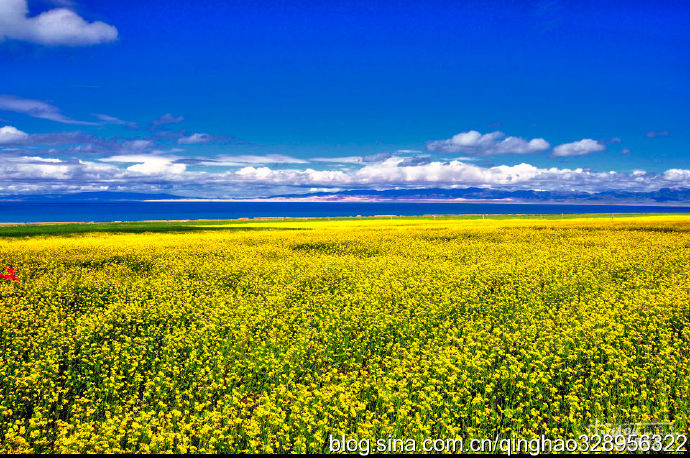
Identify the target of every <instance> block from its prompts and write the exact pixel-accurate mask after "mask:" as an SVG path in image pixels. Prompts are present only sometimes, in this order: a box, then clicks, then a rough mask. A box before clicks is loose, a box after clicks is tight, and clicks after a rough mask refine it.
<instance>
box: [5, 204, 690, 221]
mask: <svg viewBox="0 0 690 458" xmlns="http://www.w3.org/2000/svg"><path fill="white" fill-rule="evenodd" d="M649 212H651V213H669V212H674V213H675V212H690V207H673V206H633V205H565V204H495V203H412V202H375V203H353V202H347V203H346V202H306V203H305V202H141V201H137V202H55V203H44V202H0V222H18V223H21V222H42V221H43V222H57V221H100V222H103V221H142V220H165V219H235V218H257V217H268V216H286V217H310V216H357V215H362V216H373V215H450V214H458V215H460V214H465V215H467V214H531V215H539V214H544V215H546V214H560V213H566V214H568V213H570V214H572V213H649Z"/></svg>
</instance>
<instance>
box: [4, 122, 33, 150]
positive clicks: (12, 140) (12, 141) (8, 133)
mask: <svg viewBox="0 0 690 458" xmlns="http://www.w3.org/2000/svg"><path fill="white" fill-rule="evenodd" d="M28 140H29V134H27V133H26V132H22V131H21V130H19V129H17V128H16V127H12V126H5V127H0V145H17V144H21V143H25V142H26V141H28Z"/></svg>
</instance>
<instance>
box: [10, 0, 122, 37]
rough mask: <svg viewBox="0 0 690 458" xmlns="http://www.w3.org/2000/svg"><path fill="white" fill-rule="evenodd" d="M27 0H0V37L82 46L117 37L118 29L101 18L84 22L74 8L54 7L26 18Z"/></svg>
mask: <svg viewBox="0 0 690 458" xmlns="http://www.w3.org/2000/svg"><path fill="white" fill-rule="evenodd" d="M28 14H29V7H28V4H27V0H2V1H0V40H2V39H3V38H8V39H14V40H23V41H29V42H32V43H38V44H43V45H67V46H82V45H93V44H99V43H106V42H109V41H114V40H116V39H117V29H116V28H115V27H113V26H112V25H108V24H106V23H104V22H101V21H96V22H87V21H85V20H84V19H83V18H82V17H81V16H79V15H78V14H76V13H75V12H74V11H72V10H69V9H67V8H55V9H52V10H48V11H44V12H43V13H41V14H39V15H38V16H33V17H28Z"/></svg>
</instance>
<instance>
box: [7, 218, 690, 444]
mask: <svg viewBox="0 0 690 458" xmlns="http://www.w3.org/2000/svg"><path fill="white" fill-rule="evenodd" d="M198 229H199V230H195V231H186V232H179V233H177V232H174V233H140V234H118V233H100V234H99V233H89V234H77V235H74V234H73V235H65V236H57V235H51V236H33V237H13V238H7V237H0V262H3V263H5V264H7V265H10V266H11V267H13V268H15V269H16V275H17V277H18V278H19V279H20V280H21V281H20V283H17V282H12V281H7V280H2V279H0V452H246V451H249V452H281V451H287V452H321V451H328V438H329V435H331V434H332V435H333V436H336V435H342V434H345V435H346V436H348V437H353V438H388V437H393V438H418V439H422V438H453V437H464V438H471V437H492V438H493V437H494V436H495V435H496V434H501V435H512V434H515V435H517V436H520V437H532V436H533V435H537V434H546V435H548V436H551V437H569V436H574V435H577V434H579V433H582V432H583V431H584V430H585V429H586V427H587V425H589V424H590V423H592V422H593V421H594V420H595V419H598V420H599V421H601V422H619V423H627V422H635V421H639V422H649V421H662V420H663V421H666V420H668V421H673V422H674V424H675V428H676V430H687V427H688V423H689V421H688V420H689V412H690V216H661V217H636V218H619V217H616V218H615V219H610V218H578V219H562V220H546V219H543V220H542V219H538V218H534V219H503V220H497V219H491V218H488V219H486V220H481V219H479V220H477V219H475V220H462V219H444V220H441V219H438V220H433V219H430V218H428V219H366V218H363V219H352V220H349V221H330V222H329V221H321V220H319V221H291V222H246V223H233V224H227V225H225V226H223V225H222V224H218V225H217V226H215V227H213V226H204V227H199V228H198Z"/></svg>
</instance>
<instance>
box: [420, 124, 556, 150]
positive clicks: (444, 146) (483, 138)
mask: <svg viewBox="0 0 690 458" xmlns="http://www.w3.org/2000/svg"><path fill="white" fill-rule="evenodd" d="M550 146H551V145H549V142H547V141H546V140H544V139H543V138H533V139H532V140H529V141H528V140H525V139H524V138H520V137H506V136H505V134H504V133H503V132H499V131H496V132H490V133H488V134H481V133H480V132H477V131H476V130H470V131H468V132H461V133H459V134H456V135H454V136H453V137H452V138H450V139H447V140H434V141H430V142H428V143H427V149H428V150H429V151H437V152H440V153H464V154H470V155H477V156H493V155H496V154H529V153H539V152H542V151H545V150H547V149H549V147H550Z"/></svg>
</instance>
